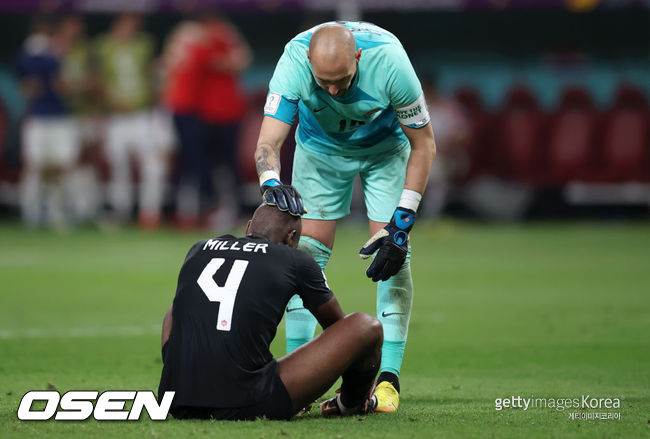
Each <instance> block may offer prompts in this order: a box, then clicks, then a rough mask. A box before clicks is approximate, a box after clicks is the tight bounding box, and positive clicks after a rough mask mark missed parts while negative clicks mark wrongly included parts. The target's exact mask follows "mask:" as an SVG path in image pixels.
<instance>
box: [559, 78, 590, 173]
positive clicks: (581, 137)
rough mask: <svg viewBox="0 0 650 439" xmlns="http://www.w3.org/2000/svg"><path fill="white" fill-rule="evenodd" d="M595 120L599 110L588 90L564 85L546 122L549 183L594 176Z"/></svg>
mask: <svg viewBox="0 0 650 439" xmlns="http://www.w3.org/2000/svg"><path fill="white" fill-rule="evenodd" d="M597 122H598V113H597V111H596V109H595V107H594V103H593V101H592V99H591V96H589V94H588V92H587V91H586V90H584V89H582V88H578V87H572V88H568V89H566V90H565V91H564V94H563V96H562V99H561V102H560V105H559V106H558V108H557V109H556V110H555V112H554V113H553V114H552V115H551V120H550V124H549V141H548V156H547V159H548V165H549V168H548V180H547V182H548V183H550V184H552V185H562V184H565V183H567V182H569V181H572V180H585V179H587V180H590V179H592V178H593V174H594V162H593V156H594V151H595V150H596V143H595V141H596V128H597Z"/></svg>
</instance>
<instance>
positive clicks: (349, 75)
mask: <svg viewBox="0 0 650 439" xmlns="http://www.w3.org/2000/svg"><path fill="white" fill-rule="evenodd" d="M307 55H308V57H309V61H310V62H311V64H312V70H313V72H314V77H315V78H316V81H318V84H319V85H320V86H321V87H322V88H323V89H324V90H325V91H327V92H328V93H329V94H330V95H331V96H335V97H341V96H343V94H345V92H346V91H347V90H348V89H349V88H350V84H351V83H352V79H353V78H354V75H355V74H356V72H357V62H358V61H359V58H360V57H361V49H359V50H357V45H356V42H355V41H354V36H353V35H352V32H350V29H348V28H347V27H345V26H342V25H340V24H325V25H323V26H320V27H319V28H318V29H316V31H314V34H313V35H312V36H311V40H310V41H309V51H308V52H307Z"/></svg>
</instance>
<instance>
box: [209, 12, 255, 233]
mask: <svg viewBox="0 0 650 439" xmlns="http://www.w3.org/2000/svg"><path fill="white" fill-rule="evenodd" d="M201 23H202V26H203V32H204V37H203V43H204V46H203V47H202V50H201V51H202V55H201V57H202V58H203V60H204V62H205V64H204V70H203V72H204V74H203V75H202V78H201V79H202V80H201V87H200V93H199V100H198V114H199V116H200V118H201V119H202V120H203V122H204V123H205V126H206V131H205V142H206V145H207V151H208V158H209V161H210V163H211V166H212V171H213V172H214V171H216V178H215V180H216V183H213V187H216V188H217V189H218V194H217V196H218V198H219V209H218V210H216V211H215V214H214V215H213V216H212V217H211V218H208V221H209V222H210V223H211V224H209V225H210V226H212V227H213V228H221V229H224V228H228V227H230V226H232V224H233V221H234V220H235V219H236V217H237V214H238V210H239V204H238V202H239V199H240V196H239V195H238V194H237V191H238V189H239V187H240V184H239V183H240V177H239V175H238V166H237V161H236V157H237V154H236V148H237V138H238V136H239V130H240V125H241V122H242V119H243V118H244V115H245V113H246V97H245V95H244V92H243V91H242V89H241V85H240V80H239V75H240V74H241V73H242V72H243V71H244V70H245V69H247V68H248V66H249V65H250V63H251V61H252V54H251V51H250V49H249V47H248V45H247V44H246V42H245V41H244V39H243V38H242V36H241V35H240V34H239V32H238V31H237V29H235V27H234V26H233V25H232V24H231V23H229V22H228V21H226V19H225V18H224V17H221V16H217V15H206V16H205V17H203V19H202V21H201Z"/></svg>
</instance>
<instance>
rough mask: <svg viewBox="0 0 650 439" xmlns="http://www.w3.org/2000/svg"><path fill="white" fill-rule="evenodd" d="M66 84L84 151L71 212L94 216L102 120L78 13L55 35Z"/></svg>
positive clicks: (75, 173) (74, 180) (83, 217)
mask: <svg viewBox="0 0 650 439" xmlns="http://www.w3.org/2000/svg"><path fill="white" fill-rule="evenodd" d="M55 43H56V46H57V51H58V53H59V56H60V58H61V72H62V79H63V83H64V84H65V90H66V93H65V101H66V104H67V106H68V108H69V109H70V111H71V112H72V115H73V117H74V123H75V129H76V136H77V138H78V139H79V142H80V146H81V151H80V156H79V160H78V163H77V165H76V167H75V168H74V170H72V172H71V175H70V179H71V180H72V184H73V185H74V187H75V188H76V191H75V193H76V197H75V199H74V200H71V201H72V206H71V207H72V211H73V214H74V217H75V219H76V220H77V221H80V222H86V221H91V220H94V219H95V214H96V213H97V208H98V206H99V199H100V196H99V187H98V181H97V175H96V171H95V164H96V163H95V162H96V160H94V157H95V155H96V151H97V147H98V145H99V144H100V143H101V133H102V123H101V117H100V114H99V110H100V108H99V106H98V100H97V96H96V87H95V81H94V78H93V76H92V75H91V71H90V47H89V44H88V42H87V41H86V36H85V24H84V21H83V18H82V17H81V16H79V15H71V16H68V17H65V18H64V19H63V20H62V21H61V23H60V25H59V28H58V31H57V32H56V34H55Z"/></svg>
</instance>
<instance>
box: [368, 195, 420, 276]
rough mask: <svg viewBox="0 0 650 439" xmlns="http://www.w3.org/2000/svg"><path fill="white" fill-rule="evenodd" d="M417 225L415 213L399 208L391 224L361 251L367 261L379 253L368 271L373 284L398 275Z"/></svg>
mask: <svg viewBox="0 0 650 439" xmlns="http://www.w3.org/2000/svg"><path fill="white" fill-rule="evenodd" d="M413 223H415V211H413V210H411V209H407V208H405V207H398V208H397V209H395V213H393V217H392V218H391V220H390V222H389V223H388V224H387V225H386V227H384V228H383V229H381V230H380V231H379V232H377V233H375V234H374V235H373V237H372V238H370V239H369V240H368V242H366V243H365V245H364V246H363V247H362V248H361V250H360V251H359V256H361V258H363V259H367V258H369V257H370V256H372V254H373V253H374V252H375V251H377V250H379V251H378V252H377V256H375V260H374V261H372V264H370V267H368V269H367V270H366V275H367V276H368V277H369V278H372V280H373V282H377V281H380V280H387V279H388V278H389V277H391V276H393V275H395V274H397V272H398V271H399V269H400V268H402V264H404V261H405V260H406V253H407V252H408V240H409V232H410V231H411V229H412V228H413Z"/></svg>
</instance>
